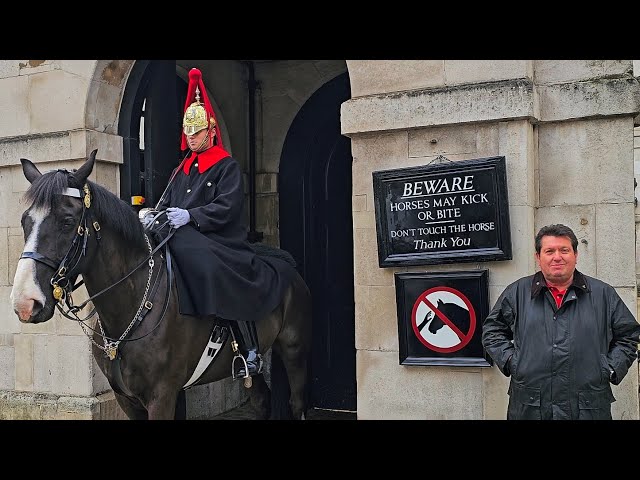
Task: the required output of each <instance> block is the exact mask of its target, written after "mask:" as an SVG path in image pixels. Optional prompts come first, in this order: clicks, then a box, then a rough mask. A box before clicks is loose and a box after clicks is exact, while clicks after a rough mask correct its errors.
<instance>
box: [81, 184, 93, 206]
mask: <svg viewBox="0 0 640 480" xmlns="http://www.w3.org/2000/svg"><path fill="white" fill-rule="evenodd" d="M82 190H83V191H84V206H85V207H87V208H89V207H90V206H91V193H90V192H89V185H88V184H87V183H85V184H84V187H82Z"/></svg>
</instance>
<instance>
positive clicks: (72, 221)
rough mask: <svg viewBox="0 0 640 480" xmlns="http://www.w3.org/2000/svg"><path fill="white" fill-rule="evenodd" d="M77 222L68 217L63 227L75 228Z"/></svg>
mask: <svg viewBox="0 0 640 480" xmlns="http://www.w3.org/2000/svg"><path fill="white" fill-rule="evenodd" d="M75 223H76V222H75V220H74V219H73V218H72V217H67V218H65V219H64V221H63V222H62V225H63V226H65V227H73V226H74V225H75Z"/></svg>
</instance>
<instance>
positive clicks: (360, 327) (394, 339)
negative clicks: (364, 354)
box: [354, 286, 398, 352]
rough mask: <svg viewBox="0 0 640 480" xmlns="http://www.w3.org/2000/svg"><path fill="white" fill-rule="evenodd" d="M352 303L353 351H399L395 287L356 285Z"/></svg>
mask: <svg viewBox="0 0 640 480" xmlns="http://www.w3.org/2000/svg"><path fill="white" fill-rule="evenodd" d="M354 300H355V304H356V314H355V331H356V334H355V338H356V349H358V350H383V351H394V352H398V315H397V309H396V289H395V287H391V286H389V287H375V286H356V287H355V290H354Z"/></svg>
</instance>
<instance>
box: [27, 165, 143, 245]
mask: <svg viewBox="0 0 640 480" xmlns="http://www.w3.org/2000/svg"><path fill="white" fill-rule="evenodd" d="M74 171H75V170H74ZM72 173H73V171H72V172H70V171H68V170H64V169H58V170H51V171H49V172H45V173H43V174H42V175H41V176H40V177H38V178H37V179H35V180H34V181H33V183H32V184H31V186H30V187H29V189H28V190H27V191H26V192H25V194H24V199H25V200H26V201H27V202H30V203H31V204H32V205H33V207H35V208H49V209H54V208H56V202H57V201H58V198H59V197H58V195H60V194H61V193H62V192H63V191H64V189H65V188H67V187H72V188H79V189H80V191H82V187H83V186H82V185H78V182H77V181H76V179H75V178H74V177H73V175H71V174H72ZM87 184H88V185H89V191H90V192H91V197H92V198H91V207H90V209H91V211H92V215H93V216H94V217H95V219H96V220H98V222H100V224H101V225H104V226H106V227H109V228H111V229H112V230H114V231H115V232H116V233H118V234H120V235H121V236H122V237H123V238H124V240H126V241H127V242H128V243H131V244H132V245H136V246H140V247H142V248H146V247H145V243H144V233H143V229H142V224H141V223H140V221H139V220H138V216H137V215H136V213H135V212H134V211H133V209H132V208H131V207H130V206H129V205H127V203H126V202H124V201H123V200H121V199H120V198H118V197H117V196H116V195H114V194H113V193H111V192H110V191H109V190H107V189H106V188H104V187H102V186H100V185H98V184H97V183H94V182H92V181H90V180H87Z"/></svg>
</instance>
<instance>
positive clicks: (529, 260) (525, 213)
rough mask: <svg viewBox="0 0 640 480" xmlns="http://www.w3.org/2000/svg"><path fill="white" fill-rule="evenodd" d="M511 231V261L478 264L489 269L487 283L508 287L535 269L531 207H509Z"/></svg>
mask: <svg viewBox="0 0 640 480" xmlns="http://www.w3.org/2000/svg"><path fill="white" fill-rule="evenodd" d="M509 214H510V215H509V216H510V222H509V223H510V226H511V228H510V231H511V252H512V259H511V260H499V261H494V262H487V263H481V264H478V266H479V267H480V266H482V267H484V268H488V269H489V282H490V284H493V285H508V284H509V283H511V282H513V281H515V280H516V279H518V278H520V277H523V276H526V275H531V274H532V273H533V269H534V267H535V261H534V252H535V249H534V236H535V233H534V231H533V216H534V209H533V207H528V206H517V205H509Z"/></svg>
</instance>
